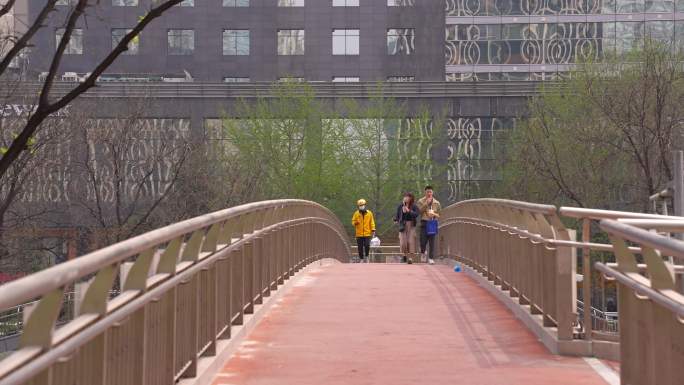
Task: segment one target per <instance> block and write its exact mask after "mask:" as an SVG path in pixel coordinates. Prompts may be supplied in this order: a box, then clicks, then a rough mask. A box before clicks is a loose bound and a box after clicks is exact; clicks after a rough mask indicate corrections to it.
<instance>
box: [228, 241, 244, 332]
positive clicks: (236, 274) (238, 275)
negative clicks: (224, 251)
mask: <svg viewBox="0 0 684 385" xmlns="http://www.w3.org/2000/svg"><path fill="white" fill-rule="evenodd" d="M230 264H231V279H230V281H231V284H230V292H231V299H230V314H231V324H232V325H242V323H243V322H244V307H245V294H244V291H245V274H244V256H243V252H242V250H233V251H232V252H231V253H230Z"/></svg>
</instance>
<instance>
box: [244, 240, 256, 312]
mask: <svg viewBox="0 0 684 385" xmlns="http://www.w3.org/2000/svg"><path fill="white" fill-rule="evenodd" d="M253 251H254V244H253V243H252V242H245V244H244V246H243V247H242V262H243V263H244V269H243V272H244V277H245V281H244V286H243V287H244V288H245V291H244V294H245V297H244V299H245V303H244V305H243V309H244V314H254V291H255V290H254V255H253Z"/></svg>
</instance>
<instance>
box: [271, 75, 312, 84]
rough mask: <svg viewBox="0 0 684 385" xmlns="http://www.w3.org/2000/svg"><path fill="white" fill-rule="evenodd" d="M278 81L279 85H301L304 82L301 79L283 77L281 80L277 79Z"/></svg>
mask: <svg viewBox="0 0 684 385" xmlns="http://www.w3.org/2000/svg"><path fill="white" fill-rule="evenodd" d="M278 81H279V82H281V83H302V82H305V81H306V79H304V78H301V77H294V76H285V77H282V78H278Z"/></svg>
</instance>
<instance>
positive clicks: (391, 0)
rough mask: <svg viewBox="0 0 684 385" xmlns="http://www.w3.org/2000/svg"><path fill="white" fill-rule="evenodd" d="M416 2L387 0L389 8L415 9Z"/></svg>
mask: <svg viewBox="0 0 684 385" xmlns="http://www.w3.org/2000/svg"><path fill="white" fill-rule="evenodd" d="M415 2H416V0H387V6H388V7H413V5H414V4H415Z"/></svg>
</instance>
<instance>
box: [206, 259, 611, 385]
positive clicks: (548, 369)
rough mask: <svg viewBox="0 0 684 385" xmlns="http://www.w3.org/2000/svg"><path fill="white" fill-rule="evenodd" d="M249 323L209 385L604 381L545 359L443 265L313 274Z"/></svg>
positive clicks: (337, 268)
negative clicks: (235, 349) (254, 323)
mask: <svg viewBox="0 0 684 385" xmlns="http://www.w3.org/2000/svg"><path fill="white" fill-rule="evenodd" d="M306 274H307V275H306V276H304V277H302V280H301V281H300V282H299V283H298V284H297V286H295V287H293V288H292V290H291V291H290V292H289V293H286V295H285V296H284V297H283V298H282V299H281V300H280V302H279V303H278V304H276V305H275V307H274V308H273V309H272V310H271V312H270V313H269V314H268V315H267V316H266V317H265V318H264V319H263V320H262V321H261V323H260V324H259V325H257V327H256V329H255V330H254V331H253V332H252V334H251V335H250V336H249V338H248V340H246V341H245V342H244V343H243V345H242V346H241V348H240V349H239V351H238V353H237V354H236V355H235V356H233V358H232V359H231V360H230V361H228V363H227V364H226V365H225V367H224V368H223V370H222V371H221V373H219V374H218V375H217V376H216V378H215V380H214V384H215V385H219V384H249V385H262V384H296V385H307V384H315V385H335V384H392V385H400V384H431V385H433V384H434V385H436V384H449V385H453V384H469V385H496V384H507V385H516V384H526V385H531V384H544V385H547V384H553V385H559V384H573V385H577V384H605V382H604V381H603V380H602V379H601V377H599V376H598V375H597V374H596V372H595V371H593V369H591V368H590V366H589V365H588V364H587V363H586V362H585V361H584V360H583V359H581V358H568V357H558V356H553V355H551V354H549V353H548V352H547V350H546V349H545V348H544V347H543V346H542V344H541V343H540V342H538V341H537V340H536V338H535V337H534V335H533V334H531V333H530V332H529V331H528V330H527V329H526V328H525V327H524V326H523V324H522V323H520V322H519V321H518V320H517V319H516V318H515V317H514V316H513V314H512V313H510V312H509V311H508V310H507V309H506V308H505V307H504V306H503V305H502V304H500V303H499V302H498V301H497V300H496V299H495V298H494V297H492V296H491V295H490V294H489V293H487V291H486V290H484V289H482V288H480V287H479V286H478V285H477V284H476V283H475V282H474V281H473V280H471V279H470V278H468V277H467V276H466V275H465V274H464V273H455V272H453V271H451V269H449V268H448V267H446V266H426V265H386V264H370V265H367V264H344V265H342V264H336V265H331V266H327V267H322V268H319V269H316V270H313V271H311V272H309V273H306Z"/></svg>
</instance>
